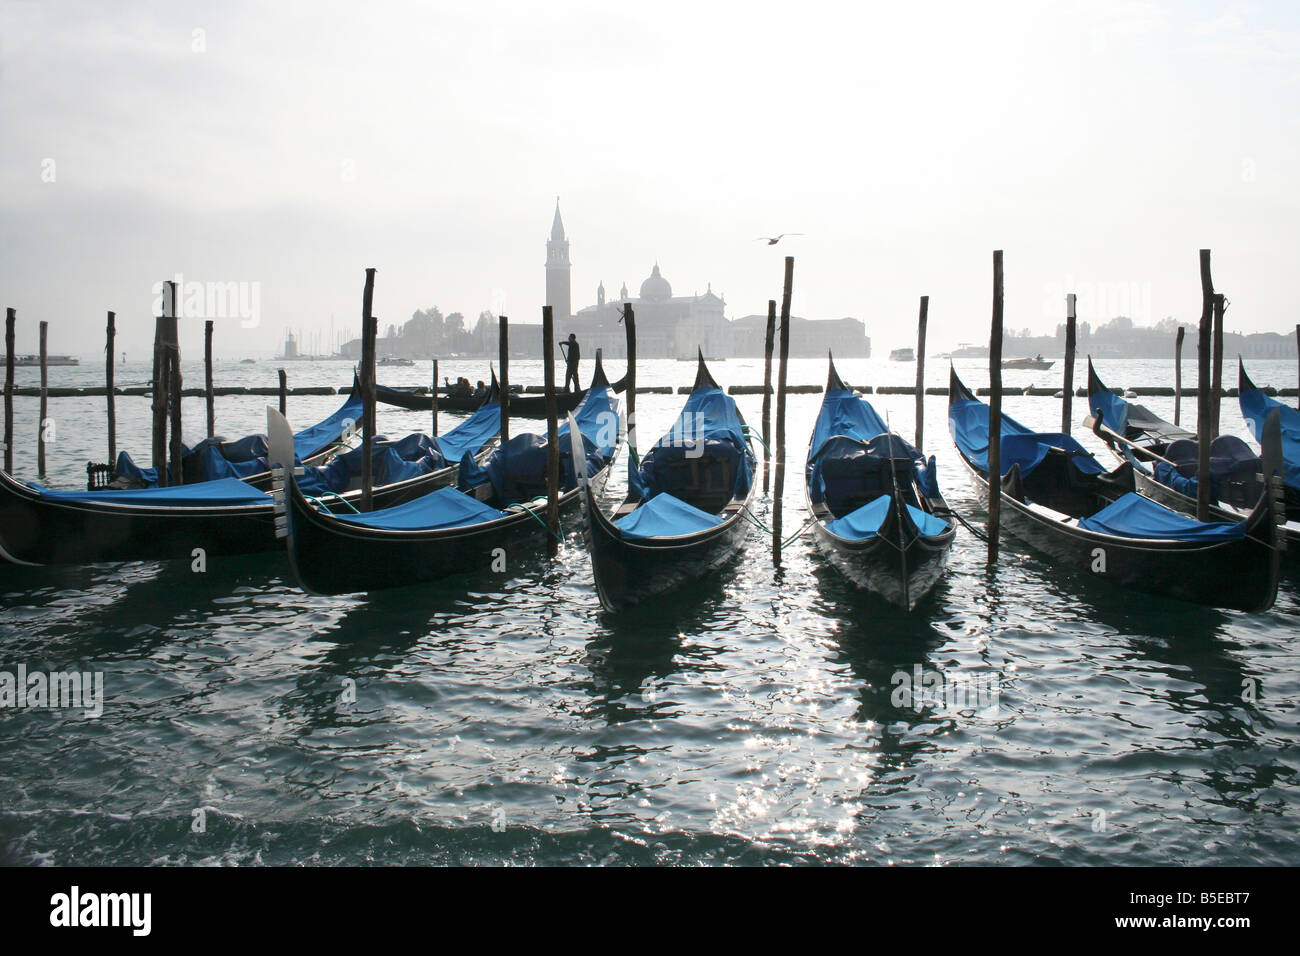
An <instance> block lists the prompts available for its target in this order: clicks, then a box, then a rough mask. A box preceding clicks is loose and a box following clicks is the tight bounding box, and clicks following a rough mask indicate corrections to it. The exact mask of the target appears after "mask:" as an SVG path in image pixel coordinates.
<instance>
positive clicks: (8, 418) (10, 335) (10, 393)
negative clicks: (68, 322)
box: [4, 309, 18, 475]
mask: <svg viewBox="0 0 1300 956" xmlns="http://www.w3.org/2000/svg"><path fill="white" fill-rule="evenodd" d="M17 321H18V313H17V311H15V310H14V309H5V441H4V445H5V472H6V473H7V474H10V475H12V474H13V473H14V358H15V356H14V323H15V322H17Z"/></svg>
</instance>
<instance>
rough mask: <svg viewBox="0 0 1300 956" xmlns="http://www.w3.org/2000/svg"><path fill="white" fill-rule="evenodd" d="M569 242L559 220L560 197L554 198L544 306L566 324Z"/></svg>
mask: <svg viewBox="0 0 1300 956" xmlns="http://www.w3.org/2000/svg"><path fill="white" fill-rule="evenodd" d="M571 265H572V264H571V263H570V262H569V240H568V239H566V238H564V220H562V219H561V218H560V197H559V196H556V197H555V220H554V221H553V222H552V223H551V238H550V239H548V240H546V304H547V305H549V306H550V307H551V314H552V315H553V316H554V317H555V321H556V322H567V321H568V320H569V319H570V318H572V317H573V306H572V301H571V298H570V294H569V270H570V268H571Z"/></svg>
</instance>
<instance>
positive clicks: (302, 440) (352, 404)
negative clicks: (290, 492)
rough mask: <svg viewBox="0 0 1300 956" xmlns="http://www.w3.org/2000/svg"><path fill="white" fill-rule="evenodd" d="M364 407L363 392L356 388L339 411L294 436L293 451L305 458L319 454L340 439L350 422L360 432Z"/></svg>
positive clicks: (353, 428) (354, 429)
mask: <svg viewBox="0 0 1300 956" xmlns="http://www.w3.org/2000/svg"><path fill="white" fill-rule="evenodd" d="M362 407H363V405H362V401H361V392H360V390H359V389H355V388H354V389H353V391H352V394H351V395H349V396H348V400H347V401H346V402H344V403H343V405H342V406H341V407H340V408H339V410H338V411H337V412H335V413H334V414H333V415H331V416H330V417H329V418H327V419H325V420H324V421H323V422H321V423H319V424H317V425H313V426H312V427H311V428H305V429H303V430H302V431H300V432H298V434H296V435H294V436H293V453H294V454H295V455H297V456H298V458H300V459H303V460H306V459H308V458H311V457H313V456H315V455H319V454H320V453H321V452H323V451H324V450H325V449H326V448H329V446H330V445H332V444H334V442H336V441H338V440H339V436H340V435H342V434H343V433H344V432H345V431H347V430H348V425H349V423H351V427H352V430H353V431H358V432H359V431H360V430H361V411H362Z"/></svg>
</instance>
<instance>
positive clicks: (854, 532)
mask: <svg viewBox="0 0 1300 956" xmlns="http://www.w3.org/2000/svg"><path fill="white" fill-rule="evenodd" d="M893 504H894V498H893V496H892V495H881V496H880V497H879V498H877V499H875V500H874V501H869V502H867V503H866V504H865V505H863V506H862V507H861V508H858V509H857V510H856V511H851V512H849V513H848V514H846V515H845V516H844V517H843V518H836V519H835V520H834V521H832V522H831V523H830V524H828V525H827V526H826V528H827V530H829V531H830V532H831V533H832V534H835V535H839V537H841V538H849V539H852V540H857V541H860V540H862V539H863V538H870V537H874V536H875V534H876V533H877V532H878V531H879V530H880V526H881V525H883V524H884V523H885V518H887V517H888V516H889V509H890V508H891V507H893ZM903 507H905V508H906V509H907V514H908V516H909V517H910V518H911V519H912V523H913V524H915V525H916V528H917V530H918V531H919V532H920V533H921V534H922V535H923V536H924V537H927V538H930V537H934V536H935V535H940V534H943V533H944V532H945V531H947V530H948V523H947V522H946V521H944V520H943V519H941V518H936V517H935V516H934V515H932V514H929V513H928V512H925V511H922V510H921V509H920V508H913V507H912V506H911V505H909V504H905V505H904V506H903Z"/></svg>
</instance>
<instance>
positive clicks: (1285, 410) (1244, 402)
mask: <svg viewBox="0 0 1300 956" xmlns="http://www.w3.org/2000/svg"><path fill="white" fill-rule="evenodd" d="M1238 401H1239V403H1240V404H1241V414H1242V416H1243V417H1244V418H1245V419H1246V424H1247V425H1248V426H1250V433H1251V434H1252V435H1254V436H1255V441H1259V440H1260V439H1261V437H1262V436H1263V434H1264V422H1265V421H1267V420H1268V415H1269V413H1270V412H1271V411H1273V409H1275V408H1280V409H1281V410H1282V416H1281V417H1282V459H1283V461H1284V466H1283V478H1282V480H1283V482H1284V483H1285V484H1286V485H1287V486H1288V487H1290V488H1300V411H1296V410H1295V409H1294V408H1291V407H1289V406H1287V405H1283V404H1282V403H1281V402H1279V401H1278V400H1277V399H1275V398H1270V397H1269V396H1267V395H1265V394H1264V393H1263V392H1261V391H1260V390H1259V389H1257V388H1243V389H1242V390H1241V395H1240V398H1239V399H1238Z"/></svg>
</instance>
